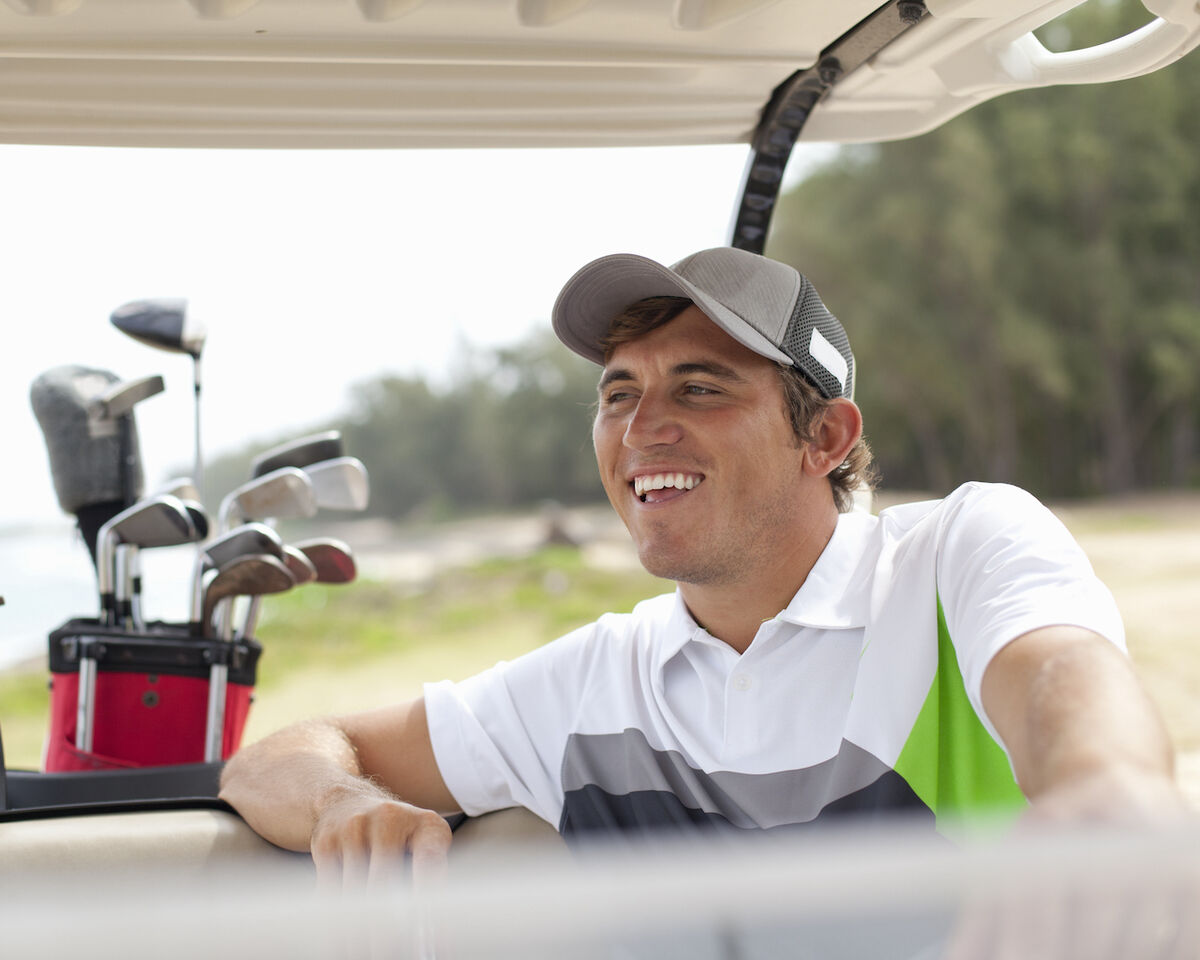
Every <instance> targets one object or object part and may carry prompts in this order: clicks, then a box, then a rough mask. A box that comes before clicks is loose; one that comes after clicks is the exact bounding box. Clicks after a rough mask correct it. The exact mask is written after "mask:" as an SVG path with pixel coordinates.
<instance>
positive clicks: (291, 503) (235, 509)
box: [217, 467, 317, 530]
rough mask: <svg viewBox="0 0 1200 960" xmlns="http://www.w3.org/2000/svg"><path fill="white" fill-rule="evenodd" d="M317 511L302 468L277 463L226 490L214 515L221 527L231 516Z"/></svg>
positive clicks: (304, 514)
mask: <svg viewBox="0 0 1200 960" xmlns="http://www.w3.org/2000/svg"><path fill="white" fill-rule="evenodd" d="M316 512H317V498H316V495H315V493H314V491H313V484H312V481H311V480H310V479H309V478H308V474H306V473H305V472H304V471H303V470H300V469H298V468H296V467H280V468H279V469H278V470H272V471H271V472H270V473H265V474H263V475H262V476H261V477H256V478H255V479H253V480H250V481H248V482H246V483H243V484H242V485H241V486H240V487H237V488H235V489H233V490H231V491H229V493H227V494H226V495H225V497H224V499H222V500H221V508H220V511H219V512H218V515H217V519H218V524H219V527H220V529H221V530H228V529H229V528H230V526H231V525H232V524H233V522H234V521H235V520H238V521H241V520H266V519H268V518H275V519H293V518H295V517H311V516H312V515H313V514H314V513H316Z"/></svg>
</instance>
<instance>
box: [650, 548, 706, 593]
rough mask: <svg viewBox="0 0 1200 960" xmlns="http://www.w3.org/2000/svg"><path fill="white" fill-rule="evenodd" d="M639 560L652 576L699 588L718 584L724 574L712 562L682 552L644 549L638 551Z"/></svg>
mask: <svg viewBox="0 0 1200 960" xmlns="http://www.w3.org/2000/svg"><path fill="white" fill-rule="evenodd" d="M638 560H640V561H641V564H642V566H643V567H644V568H645V569H646V572H647V573H649V574H650V575H651V576H654V577H661V578H662V579H663V580H674V581H675V582H676V583H691V584H696V585H697V586H702V585H705V584H710V583H716V582H717V581H718V580H720V579H721V577H722V572H723V571H722V569H721V568H718V565H717V564H714V563H713V562H712V561H711V560H709V559H707V558H703V557H696V556H694V555H688V554H684V553H682V552H681V551H666V550H661V549H650V548H646V547H643V548H641V549H639V550H638Z"/></svg>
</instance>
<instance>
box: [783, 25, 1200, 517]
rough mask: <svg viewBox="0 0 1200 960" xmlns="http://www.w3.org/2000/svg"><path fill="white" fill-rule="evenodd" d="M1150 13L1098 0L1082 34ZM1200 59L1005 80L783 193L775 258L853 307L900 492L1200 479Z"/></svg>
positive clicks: (864, 401)
mask: <svg viewBox="0 0 1200 960" xmlns="http://www.w3.org/2000/svg"><path fill="white" fill-rule="evenodd" d="M1144 20H1145V11H1144V10H1142V9H1141V8H1140V6H1138V5H1136V4H1133V5H1130V4H1123V5H1113V4H1107V5H1096V4H1089V5H1087V6H1086V7H1083V8H1080V9H1079V10H1077V11H1075V12H1074V13H1073V14H1072V15H1071V16H1070V17H1069V18H1067V19H1065V20H1064V21H1062V22H1060V23H1058V24H1056V25H1055V30H1056V34H1057V40H1059V41H1060V42H1061V43H1062V44H1063V45H1065V46H1067V47H1082V46H1087V45H1090V44H1093V43H1097V42H1103V41H1105V40H1108V39H1111V38H1112V37H1115V36H1118V35H1122V34H1124V33H1126V32H1128V31H1129V30H1131V29H1133V28H1135V27H1136V26H1139V25H1140V23H1141V22H1144ZM1198 83H1200V59H1197V58H1196V57H1195V56H1192V57H1190V58H1185V59H1184V60H1182V61H1180V62H1179V63H1177V64H1174V65H1173V66H1171V67H1168V68H1166V69H1164V70H1161V71H1159V72H1157V73H1154V74H1152V75H1150V76H1148V77H1144V78H1140V79H1137V80H1129V81H1124V82H1120V83H1112V84H1098V85H1088V86H1082V87H1074V88H1051V89H1048V90H1039V91H1029V92H1024V93H1019V94H1012V95H1009V96H1006V97H1002V98H1000V99H998V100H994V101H992V102H990V103H987V104H984V105H982V106H980V107H977V108H976V109H974V110H972V111H970V112H968V113H966V114H964V115H963V116H961V117H959V118H957V119H956V120H954V121H951V122H950V123H949V124H947V125H946V126H944V127H943V128H941V129H939V130H937V131H935V132H933V133H930V134H927V135H925V136H923V137H919V138H916V139H912V140H906V141H899V142H895V143H887V144H883V145H880V146H875V147H871V148H854V149H847V150H843V151H842V152H841V154H840V155H839V157H838V158H837V159H836V160H835V161H833V162H832V163H831V164H830V165H829V166H827V168H826V169H824V170H823V171H821V172H819V173H818V174H817V175H815V176H813V177H811V178H810V179H808V180H807V181H805V182H803V183H801V184H800V185H799V186H798V187H796V188H795V189H794V190H793V191H792V192H791V193H789V194H788V195H786V196H785V197H783V198H782V199H781V202H780V209H779V210H778V211H777V213H776V216H775V230H774V232H773V233H772V235H771V237H770V241H769V244H768V249H767V253H768V254H769V255H771V256H775V257H778V258H779V259H782V260H785V261H787V262H790V263H793V264H795V265H796V266H797V267H798V268H799V269H801V270H802V271H803V272H805V273H807V274H808V275H809V276H811V277H812V278H813V279H814V281H815V282H816V284H817V287H818V289H820V290H821V291H822V294H823V296H824V297H825V299H826V301H827V302H828V303H829V305H830V307H831V309H833V310H834V312H835V313H837V314H838V315H839V316H841V317H842V318H843V320H844V321H845V323H846V325H847V328H848V330H849V331H850V334H851V339H852V342H853V343H854V345H855V353H856V356H857V358H858V361H859V374H860V376H859V379H858V381H857V388H858V395H857V399H858V401H859V403H860V405H861V406H862V408H863V412H864V418H865V422H866V427H867V433H868V437H869V439H870V440H871V443H872V446H873V448H874V449H875V452H876V456H877V459H878V461H879V463H880V465H881V467H882V472H883V476H884V481H885V483H886V484H887V485H888V486H891V487H894V488H905V487H916V488H924V489H933V490H937V491H945V490H947V489H949V488H950V487H951V486H953V485H954V484H956V483H959V482H962V481H963V480H966V479H972V478H977V479H990V480H1003V481H1011V482H1016V483H1021V484H1023V485H1025V486H1027V487H1029V488H1031V489H1033V490H1034V491H1035V492H1037V493H1039V494H1040V495H1042V496H1075V495H1079V494H1085V493H1096V492H1106V493H1115V492H1121V491H1126V490H1130V489H1133V488H1138V487H1154V486H1165V485H1180V484H1186V483H1192V482H1194V481H1195V479H1196V477H1195V472H1194V471H1195V467H1194V454H1195V449H1194V446H1195V444H1194V436H1195V410H1196V406H1197V402H1198V401H1200V380H1198V379H1197V378H1196V376H1195V373H1194V371H1195V370H1196V369H1197V365H1198V363H1200V283H1198V281H1197V276H1198V274H1197V270H1196V264H1197V259H1198V258H1197V255H1198V253H1200V250H1198V247H1200V232H1198V231H1196V229H1195V223H1196V222H1197V219H1198V216H1200V167H1198V166H1197V164H1196V162H1195V158H1196V156H1197V155H1198V154H1200V122H1197V117H1196V109H1195V95H1194V91H1195V89H1196V88H1197V84H1198Z"/></svg>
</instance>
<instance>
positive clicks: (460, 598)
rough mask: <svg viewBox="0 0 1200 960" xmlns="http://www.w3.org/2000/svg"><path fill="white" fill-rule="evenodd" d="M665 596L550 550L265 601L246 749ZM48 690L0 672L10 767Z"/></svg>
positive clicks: (34, 727)
mask: <svg viewBox="0 0 1200 960" xmlns="http://www.w3.org/2000/svg"><path fill="white" fill-rule="evenodd" d="M669 589H672V585H671V584H669V583H666V582H665V581H662V580H657V579H655V578H653V577H651V576H650V575H649V574H646V573H644V572H642V571H640V570H639V571H633V570H630V571H610V570H597V569H593V568H591V567H588V566H586V565H585V564H584V562H583V560H582V557H581V554H580V552H579V551H578V550H575V549H572V548H566V547H548V548H545V549H543V550H540V551H538V552H536V553H533V554H530V555H529V556H526V557H520V558H504V559H494V560H488V561H485V562H483V563H480V564H477V565H474V566H470V567H465V568H461V569H455V570H449V571H446V572H444V573H442V574H440V575H438V576H437V577H435V578H434V579H433V580H432V581H430V582H429V583H428V584H427V585H426V586H424V587H423V588H421V589H416V588H411V587H401V586H397V585H393V584H389V583H380V582H373V581H358V582H356V583H354V584H351V585H349V586H345V587H324V586H320V585H313V586H310V587H306V588H305V589H303V590H295V591H292V592H290V593H286V594H281V595H278V596H272V597H267V598H264V602H263V618H262V620H261V621H260V623H261V627H260V629H259V630H258V631H257V633H258V638H259V640H260V641H261V642H262V645H263V650H264V653H263V657H262V660H261V662H260V664H259V674H258V686H257V688H256V694H255V706H254V709H253V711H252V713H251V723H250V726H249V727H248V728H247V731H246V737H245V739H246V740H247V741H249V740H252V739H257V738H258V737H259V736H261V735H263V734H264V733H266V732H269V730H271V729H275V728H277V727H279V726H282V725H283V724H285V723H288V722H291V721H293V720H297V719H300V718H301V717H304V716H311V715H313V714H315V713H324V712H330V711H339V710H349V709H355V708H357V707H360V706H365V705H368V701H370V702H387V701H388V700H389V699H395V698H396V697H397V696H399V695H408V694H411V693H414V692H416V691H418V690H419V683H420V681H422V680H438V679H442V678H443V677H448V678H451V679H461V678H462V677H465V676H468V675H469V674H471V673H474V672H476V671H477V670H479V669H482V668H484V667H487V666H490V665H491V664H492V663H494V662H495V661H496V660H499V659H505V658H509V657H513V656H517V655H519V654H520V653H523V652H525V651H526V650H529V649H532V648H534V647H536V646H539V645H541V644H543V643H546V642H548V641H550V640H552V639H554V638H555V637H557V636H560V635H561V634H563V633H566V632H568V631H570V630H571V629H573V628H574V627H577V626H581V625H583V624H585V623H588V622H590V621H591V620H594V619H595V618H596V617H597V616H599V615H600V614H601V613H603V612H605V611H607V610H615V611H622V610H629V609H631V608H632V607H633V605H634V604H635V603H637V602H638V601H639V600H641V599H644V598H645V597H648V596H653V595H655V594H657V593H662V592H664V591H665V590H669ZM46 680H47V677H46V674H45V672H44V671H43V670H32V671H31V670H22V671H11V672H7V673H0V728H2V730H3V735H4V749H5V759H6V762H7V764H8V765H9V766H10V767H23V768H27V769H28V768H36V767H38V766H39V764H40V762H41V760H40V757H41V749H42V739H43V737H44V735H45V730H46V718H47V715H48V710H49V699H48V696H47V692H46Z"/></svg>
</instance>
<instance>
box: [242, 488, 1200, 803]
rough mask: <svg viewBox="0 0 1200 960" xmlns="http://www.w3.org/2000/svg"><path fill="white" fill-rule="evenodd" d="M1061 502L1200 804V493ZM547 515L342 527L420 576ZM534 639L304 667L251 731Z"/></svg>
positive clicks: (492, 547) (628, 557)
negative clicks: (448, 655) (332, 673)
mask: <svg viewBox="0 0 1200 960" xmlns="http://www.w3.org/2000/svg"><path fill="white" fill-rule="evenodd" d="M902 499H913V497H912V496H911V495H909V496H905V495H899V494H892V495H887V496H883V497H881V498H880V505H886V504H887V503H888V502H895V501H896V500H902ZM1052 507H1053V509H1054V510H1055V513H1056V514H1057V515H1058V516H1059V517H1060V518H1061V519H1062V520H1063V522H1064V523H1065V524H1066V525H1067V526H1068V528H1070V529H1071V531H1072V532H1073V533H1074V534H1075V536H1076V537H1077V538H1078V539H1079V541H1080V542H1081V543H1082V544H1083V546H1084V548H1085V550H1086V551H1087V553H1088V555H1089V557H1090V558H1091V560H1092V563H1093V565H1094V567H1095V568H1096V571H1097V573H1098V574H1099V575H1100V576H1101V578H1102V579H1103V580H1104V581H1105V582H1106V583H1107V584H1108V586H1109V588H1110V589H1111V590H1112V591H1113V594H1114V596H1115V597H1116V599H1117V602H1118V604H1119V606H1120V608H1121V610H1122V613H1123V615H1124V617H1125V624H1126V633H1127V639H1128V644H1129V650H1130V655H1131V657H1132V659H1133V661H1134V664H1135V666H1136V668H1137V670H1138V673H1139V675H1140V676H1141V678H1142V680H1143V682H1144V683H1145V685H1146V687H1147V689H1148V691H1149V692H1150V695H1151V696H1152V698H1153V699H1154V700H1155V702H1156V703H1157V704H1158V706H1159V708H1160V709H1161V710H1162V713H1163V716H1164V718H1165V721H1166V724H1167V727H1168V729H1169V731H1170V733H1171V736H1172V739H1173V740H1174V742H1175V745H1176V749H1177V751H1178V769H1179V774H1180V781H1181V784H1182V785H1183V787H1184V790H1185V791H1186V792H1187V794H1188V796H1189V797H1190V798H1191V799H1192V800H1193V801H1194V802H1195V803H1196V804H1197V806H1200V700H1198V699H1197V696H1196V694H1197V691H1200V645H1198V644H1200V636H1198V633H1200V631H1197V629H1196V621H1197V618H1198V615H1200V591H1197V588H1196V585H1197V584H1200V495H1179V494H1172V495H1163V496H1139V497H1136V498H1130V499H1125V500H1118V501H1105V502H1103V503H1094V504H1093V503H1088V504H1054V505H1052ZM559 520H560V522H561V524H562V525H563V526H564V527H565V528H566V529H567V530H568V531H569V532H570V533H572V534H573V535H575V536H576V537H577V538H578V539H579V540H580V541H581V542H584V543H586V544H587V546H586V547H585V549H586V556H587V557H588V558H589V560H590V561H591V562H593V563H596V564H604V565H627V564H629V565H633V564H636V562H637V561H636V557H635V556H634V554H633V552H632V549H631V547H630V545H629V542H628V539H627V537H626V536H625V533H624V530H623V529H621V527H620V525H619V523H618V522H617V521H616V519H615V517H614V516H613V515H612V514H611V512H610V511H608V510H607V508H597V509H591V510H581V511H571V512H569V513H567V514H565V515H562V516H561V517H559ZM547 522H548V518H547V516H545V515H542V516H538V515H533V516H524V517H517V518H504V519H501V518H489V519H484V520H472V521H464V522H462V523H458V524H453V525H449V526H441V527H438V528H437V529H436V530H435V529H429V530H426V531H423V532H422V531H419V530H417V531H409V532H407V533H404V534H401V535H399V536H398V535H397V533H396V531H395V530H394V529H392V528H390V527H388V526H386V525H381V524H376V525H367V526H364V525H356V526H355V528H354V529H352V530H351V529H347V530H344V531H343V532H342V535H344V537H345V539H347V540H348V541H349V542H350V543H353V544H355V549H356V552H357V553H358V555H359V557H360V565H361V567H362V569H363V572H364V574H365V575H367V576H372V577H377V578H380V579H394V580H397V581H412V580H419V579H420V578H422V577H425V576H428V575H429V574H430V573H431V572H433V571H434V570H435V569H437V568H439V567H444V566H449V565H453V564H456V563H462V562H466V561H470V560H473V559H478V558H480V557H483V556H486V555H504V554H511V553H515V552H520V551H523V550H528V549H531V548H533V547H534V546H536V545H537V544H538V543H539V542H540V541H541V540H542V538H543V537H544V535H545V532H546V529H547ZM527 643H528V640H527V638H523V637H493V638H491V639H490V640H489V642H488V644H487V645H486V646H481V647H480V648H479V649H465V650H462V651H461V652H460V653H458V654H456V657H455V659H454V660H453V661H452V662H451V663H450V664H449V665H448V664H447V661H446V660H445V657H444V656H443V655H440V654H439V652H438V651H430V652H429V655H428V662H422V661H420V660H414V659H412V656H411V654H410V655H408V656H407V657H406V658H405V659H404V661H403V668H402V670H400V673H399V674H398V673H397V672H396V671H395V670H392V669H389V664H388V663H387V662H386V661H384V662H375V663H371V664H368V665H364V666H363V667H362V668H361V669H359V670H357V671H353V670H352V671H350V672H349V673H348V674H346V675H344V676H341V677H339V678H338V682H337V683H336V684H330V683H329V680H328V677H325V676H320V677H317V676H298V677H296V678H295V680H294V681H289V683H288V684H286V685H282V686H281V687H279V688H277V689H275V690H273V691H271V693H270V696H269V697H268V696H266V695H265V694H264V696H263V698H262V700H263V702H262V703H261V706H262V707H264V708H267V709H264V710H261V711H259V712H258V713H257V714H256V715H255V714H252V720H251V725H250V727H249V728H248V730H247V738H248V739H249V740H253V739H257V738H258V737H259V736H261V735H263V734H264V733H265V732H267V731H268V730H269V729H273V728H274V726H277V725H278V724H279V722H281V721H284V722H285V721H286V719H289V718H290V717H291V716H293V715H294V716H305V715H311V714H312V713H314V712H325V711H341V710H352V709H357V708H361V707H364V706H369V705H373V704H380V703H386V702H388V701H389V700H392V699H394V698H396V697H398V696H404V695H406V694H411V693H416V692H418V691H419V689H420V682H421V681H423V680H436V679H441V678H442V677H449V678H451V679H459V678H461V677H464V676H467V675H469V674H470V673H473V672H475V671H476V670H479V669H482V668H484V667H487V666H490V665H491V664H492V663H494V662H495V661H496V660H497V659H503V658H506V657H510V656H514V655H516V654H518V653H520V652H521V651H522V650H523V649H525V648H526V645H527ZM397 666H399V660H398V662H397ZM268 701H269V702H268Z"/></svg>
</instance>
